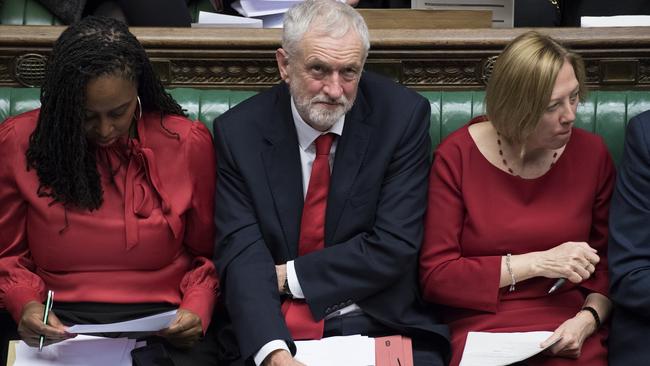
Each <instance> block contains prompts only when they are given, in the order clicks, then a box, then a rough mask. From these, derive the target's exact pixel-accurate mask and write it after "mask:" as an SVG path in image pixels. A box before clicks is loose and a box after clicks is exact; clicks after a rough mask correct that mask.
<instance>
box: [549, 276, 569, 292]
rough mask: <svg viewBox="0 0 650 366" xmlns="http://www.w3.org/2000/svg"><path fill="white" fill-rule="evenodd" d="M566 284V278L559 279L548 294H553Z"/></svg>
mask: <svg viewBox="0 0 650 366" xmlns="http://www.w3.org/2000/svg"><path fill="white" fill-rule="evenodd" d="M564 282H566V278H558V279H557V281H555V283H554V284H553V286H551V289H550V290H548V294H550V293H553V292H554V291H555V290H557V289H559V288H560V287H562V285H564Z"/></svg>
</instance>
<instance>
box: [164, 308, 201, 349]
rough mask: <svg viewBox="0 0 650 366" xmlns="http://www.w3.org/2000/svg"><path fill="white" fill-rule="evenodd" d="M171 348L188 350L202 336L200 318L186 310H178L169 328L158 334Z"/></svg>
mask: <svg viewBox="0 0 650 366" xmlns="http://www.w3.org/2000/svg"><path fill="white" fill-rule="evenodd" d="M158 334H159V335H160V336H161V337H164V338H165V339H167V341H169V343H171V344H172V345H173V346H175V347H178V348H190V347H192V346H193V345H194V344H195V343H196V342H197V341H198V340H199V339H201V337H202V336H203V325H202V324H201V318H200V317H199V316H198V315H196V314H195V313H193V312H191V311H189V310H187V309H178V311H177V312H176V318H175V319H174V320H173V321H172V323H171V324H170V325H169V327H167V328H165V329H163V330H161V331H160V332H159V333H158Z"/></svg>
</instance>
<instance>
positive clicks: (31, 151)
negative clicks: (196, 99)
mask: <svg viewBox="0 0 650 366" xmlns="http://www.w3.org/2000/svg"><path fill="white" fill-rule="evenodd" d="M104 75H117V76H120V77H123V78H125V79H127V80H132V81H134V82H135V83H136V85H137V88H138V95H139V96H140V100H141V102H142V109H143V110H145V111H159V112H161V113H163V114H177V115H183V110H182V108H181V106H180V105H178V103H176V101H175V100H174V99H173V98H172V97H171V96H170V95H169V94H168V93H167V92H166V91H165V89H164V87H163V85H162V83H161V82H160V80H159V79H158V77H157V76H156V74H155V73H154V71H153V68H152V66H151V63H150V62H149V59H148V58H147V55H146V53H145V51H144V49H143V47H142V45H141V44H140V42H138V40H137V39H136V38H135V36H134V35H133V34H131V33H130V32H129V29H128V27H127V26H126V25H125V24H124V23H122V22H120V21H118V20H115V19H111V18H103V17H94V16H90V17H86V18H83V19H82V20H81V21H79V22H77V23H75V24H73V25H71V26H70V27H69V28H67V29H66V30H65V31H64V32H63V33H62V34H61V36H60V37H59V38H58V39H57V41H56V42H55V43H54V47H53V49H52V54H51V56H50V58H49V60H48V63H47V67H46V71H45V82H44V83H43V86H42V88H41V111H40V115H39V117H38V124H37V126H36V129H35V130H34V132H33V133H32V135H31V137H30V140H29V148H28V150H27V164H28V168H34V169H35V170H36V172H37V174H38V179H39V188H38V194H39V195H41V196H49V197H51V198H52V199H53V202H60V203H62V204H63V205H64V206H66V207H72V206H74V207H77V208H81V209H87V210H91V211H92V210H94V209H97V208H99V207H100V206H101V204H102V201H103V191H102V187H101V182H100V174H99V172H98V170H97V166H96V160H95V150H94V147H93V145H92V144H89V143H88V141H87V138H86V133H85V130H84V126H83V124H84V120H85V111H84V106H85V103H86V100H85V99H86V98H85V91H86V85H87V83H88V81H89V80H91V79H94V78H96V77H99V76H104ZM161 121H162V119H161ZM161 123H162V122H161ZM163 128H164V126H163Z"/></svg>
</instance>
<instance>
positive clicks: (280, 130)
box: [262, 85, 303, 258]
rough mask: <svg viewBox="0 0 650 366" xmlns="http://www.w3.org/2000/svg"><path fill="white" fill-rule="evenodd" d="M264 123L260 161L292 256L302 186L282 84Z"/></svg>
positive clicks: (288, 103) (295, 243) (292, 128)
mask: <svg viewBox="0 0 650 366" xmlns="http://www.w3.org/2000/svg"><path fill="white" fill-rule="evenodd" d="M267 122H268V123H267ZM267 122H265V123H263V126H264V135H265V137H266V139H267V141H268V142H269V143H270V146H269V148H268V149H267V150H265V151H263V152H262V160H263V161H264V166H265V169H266V176H267V179H268V182H269V187H270V188H271V192H272V195H273V201H274V202H275V209H276V211H277V217H278V219H279V220H280V223H281V225H282V231H283V232H284V236H285V243H286V246H287V253H288V254H289V258H295V257H297V256H298V239H299V235H300V219H301V215H302V207H303V192H302V190H303V187H302V168H301V164H300V154H299V152H298V151H299V150H298V148H299V147H298V137H297V134H296V128H295V126H294V122H293V117H292V115H291V104H290V97H289V91H288V88H287V87H286V85H283V86H282V88H281V90H280V92H279V93H278V98H277V100H276V103H275V112H274V113H273V114H272V115H271V116H270V119H269V121H267Z"/></svg>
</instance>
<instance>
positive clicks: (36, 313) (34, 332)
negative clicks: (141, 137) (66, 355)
mask: <svg viewBox="0 0 650 366" xmlns="http://www.w3.org/2000/svg"><path fill="white" fill-rule="evenodd" d="M44 310H45V305H43V304H41V303H40V302H37V301H30V302H28V303H27V304H25V306H24V307H23V313H22V315H21V317H20V321H19V322H18V334H19V335H20V339H22V340H23V341H24V342H25V343H27V344H28V345H29V346H30V347H38V341H39V338H40V336H41V335H44V336H45V343H44V344H45V345H46V346H47V345H50V344H52V343H57V342H61V341H64V340H66V339H68V338H74V337H76V334H70V333H68V332H66V327H65V325H63V323H61V321H60V320H59V318H58V317H57V316H56V315H55V314H54V312H50V314H49V316H48V319H47V325H45V324H43V311H44Z"/></svg>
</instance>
